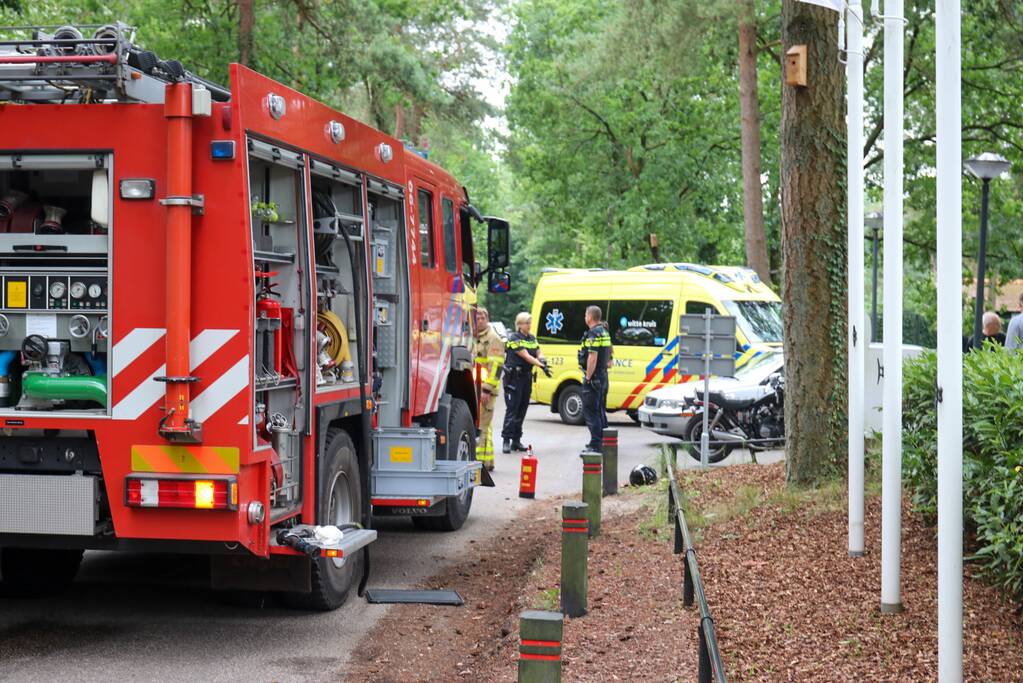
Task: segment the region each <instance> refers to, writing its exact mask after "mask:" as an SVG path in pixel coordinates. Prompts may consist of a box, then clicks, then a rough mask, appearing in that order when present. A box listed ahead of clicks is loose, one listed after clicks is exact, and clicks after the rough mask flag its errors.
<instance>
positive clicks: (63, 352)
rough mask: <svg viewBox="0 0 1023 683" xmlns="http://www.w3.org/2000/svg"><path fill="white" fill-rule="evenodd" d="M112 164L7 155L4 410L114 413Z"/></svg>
mask: <svg viewBox="0 0 1023 683" xmlns="http://www.w3.org/2000/svg"><path fill="white" fill-rule="evenodd" d="M111 162H112V157H111V156H110V155H109V154H103V153H95V154H29V153H25V154H17V153H11V154H2V155H0V413H6V414H11V413H15V412H18V413H24V412H26V411H30V412H47V413H51V412H59V413H60V414H61V415H68V414H72V415H73V414H82V415H89V416H96V415H97V414H100V415H105V414H107V412H108V409H109V405H108V404H109V400H108V396H109V389H110V387H109V382H108V381H107V377H106V375H107V370H106V369H107V366H108V358H107V347H108V344H107V336H108V334H109V330H110V318H109V316H110V310H111V303H110V277H109V264H110V245H111V242H110V237H111V235H110V227H111V226H110V223H111V221H110V215H111V205H112V201H113V197H112V194H111V188H110V186H111V183H110V176H109V173H110V167H111Z"/></svg>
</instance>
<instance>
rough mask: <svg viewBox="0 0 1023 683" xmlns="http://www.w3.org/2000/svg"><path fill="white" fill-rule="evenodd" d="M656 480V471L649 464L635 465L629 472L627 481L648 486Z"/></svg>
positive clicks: (634, 484)
mask: <svg viewBox="0 0 1023 683" xmlns="http://www.w3.org/2000/svg"><path fill="white" fill-rule="evenodd" d="M656 481H657V472H654V468H653V467H650V465H636V466H635V467H633V468H632V471H631V472H629V483H630V484H632V485H633V486H649V485H650V484H653V483H655V482H656Z"/></svg>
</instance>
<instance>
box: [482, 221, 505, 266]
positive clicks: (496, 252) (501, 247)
mask: <svg viewBox="0 0 1023 683" xmlns="http://www.w3.org/2000/svg"><path fill="white" fill-rule="evenodd" d="M486 221H487V270H490V271H496V270H499V269H501V268H507V267H508V264H509V261H510V258H509V235H508V233H509V232H510V226H509V225H508V221H506V220H504V219H503V218H493V217H490V216H488V217H487V218H486Z"/></svg>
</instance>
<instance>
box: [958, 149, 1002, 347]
mask: <svg viewBox="0 0 1023 683" xmlns="http://www.w3.org/2000/svg"><path fill="white" fill-rule="evenodd" d="M963 165H964V166H965V167H966V170H967V171H968V172H969V173H970V175H972V176H973V177H974V178H979V179H980V180H981V182H982V183H983V186H982V189H981V194H980V251H979V253H978V255H977V306H976V309H975V312H974V314H973V348H975V349H979V348H981V345H982V343H983V318H984V277H985V270H986V257H987V213H988V211H987V209H988V199H989V198H990V196H991V179H992V178H997V177H998V176H1000V175H1002V174H1003V173H1005V172H1006V171H1008V170H1009V168H1010V167H1011V164H1010V163H1009V162H1008V161H1006V160H1005V158H1004V157H1001V156H999V155H997V154H993V153H991V152H984V153H983V154H981V155H980V156H975V157H972V158H970V159H967V160H966V162H965V163H964V164H963Z"/></svg>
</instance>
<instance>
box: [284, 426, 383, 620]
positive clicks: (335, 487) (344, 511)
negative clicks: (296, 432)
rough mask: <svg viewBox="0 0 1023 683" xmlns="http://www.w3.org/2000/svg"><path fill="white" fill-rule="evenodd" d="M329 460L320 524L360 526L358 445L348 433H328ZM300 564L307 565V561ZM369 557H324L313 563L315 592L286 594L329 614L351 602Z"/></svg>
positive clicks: (320, 494)
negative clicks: (349, 597) (305, 563)
mask: <svg viewBox="0 0 1023 683" xmlns="http://www.w3.org/2000/svg"><path fill="white" fill-rule="evenodd" d="M321 457H322V458H324V459H325V460H326V462H325V467H324V474H325V476H323V477H320V480H319V483H318V484H317V491H316V523H317V524H319V525H334V526H337V527H339V528H341V529H342V530H344V529H345V528H346V527H347V528H351V526H352V525H357V524H359V520H360V519H361V517H362V502H363V495H364V492H363V490H362V484H361V483H360V482H361V481H362V477H361V474H360V469H359V459H358V457H357V455H356V451H355V444H354V443H352V438H351V437H350V436H349V435H348V432H346V431H344V430H343V429H338V428H331V429H330V430H328V431H327V448H326V450H325V451H324V453H323V454H322V455H321ZM296 561H299V562H305V561H307V560H306V559H305V558H298V559H296ZM364 562H365V554H364V553H361V552H357V553H355V554H354V555H352V556H350V557H347V558H344V559H337V558H329V557H320V558H317V559H315V560H312V561H311V562H310V572H311V573H312V581H311V585H312V590H311V591H310V592H308V593H285V594H284V599H285V600H286V601H287V603H288V604H289V605H291V606H292V607H296V608H298V609H306V610H317V611H328V610H333V609H337V608H338V607H340V606H341V605H343V604H344V603H345V601H346V600H347V599H348V594H349V593H350V592H351V589H352V586H354V585H355V583H356V581H357V580H358V579H359V578H360V577H362V575H363V563H364Z"/></svg>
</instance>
